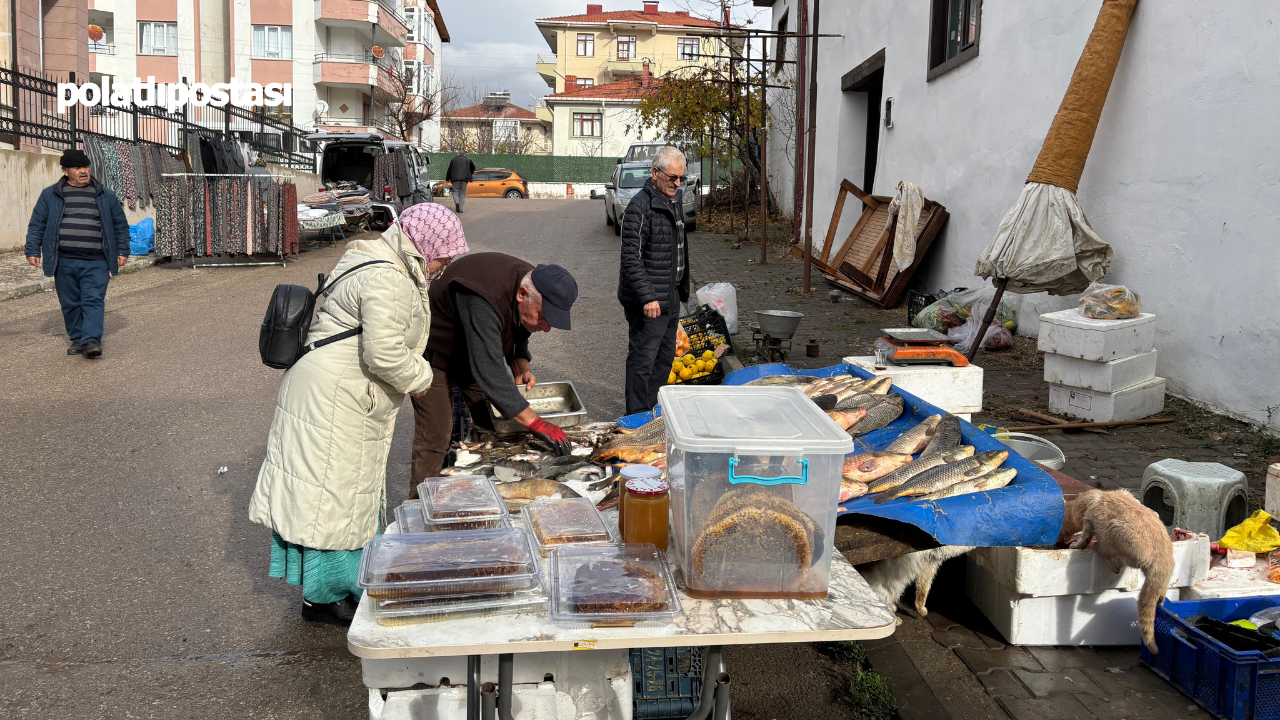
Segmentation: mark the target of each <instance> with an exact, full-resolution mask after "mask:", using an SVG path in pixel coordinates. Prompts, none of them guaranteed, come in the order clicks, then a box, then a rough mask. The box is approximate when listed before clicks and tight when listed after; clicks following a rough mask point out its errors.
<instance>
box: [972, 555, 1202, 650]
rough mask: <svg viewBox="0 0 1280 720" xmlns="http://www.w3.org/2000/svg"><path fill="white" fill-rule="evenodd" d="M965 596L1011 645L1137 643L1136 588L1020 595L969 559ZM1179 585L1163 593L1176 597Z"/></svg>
mask: <svg viewBox="0 0 1280 720" xmlns="http://www.w3.org/2000/svg"><path fill="white" fill-rule="evenodd" d="M965 590H966V591H967V593H968V595H969V599H970V600H972V601H973V604H974V605H977V606H978V609H979V610H981V611H982V614H983V615H986V616H987V619H988V620H990V621H991V624H992V625H994V626H995V627H996V629H997V630H999V631H1000V634H1001V635H1003V636H1004V639H1005V640H1006V641H1008V643H1009V644H1010V645H1137V644H1139V643H1140V642H1141V641H1142V638H1141V635H1140V634H1139V632H1138V591H1128V590H1106V591H1104V592H1100V593H1085V594H1080V595H1055V596H1051V597H1031V596H1029V595H1019V594H1018V593H1016V592H1014V591H1013V590H1010V589H1009V588H1007V587H1005V586H1004V585H1001V584H1000V583H999V582H996V579H995V578H994V577H993V576H992V575H991V574H990V573H988V572H987V571H986V570H984V569H983V568H982V567H980V566H978V565H977V564H976V563H974V561H973V558H972V556H970V558H969V566H968V572H966V573H965ZM1179 596H1180V595H1179V589H1178V588H1169V591H1168V592H1167V593H1165V597H1166V598H1167V599H1169V600H1177V599H1178V598H1179Z"/></svg>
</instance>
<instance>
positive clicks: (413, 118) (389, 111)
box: [381, 63, 439, 141]
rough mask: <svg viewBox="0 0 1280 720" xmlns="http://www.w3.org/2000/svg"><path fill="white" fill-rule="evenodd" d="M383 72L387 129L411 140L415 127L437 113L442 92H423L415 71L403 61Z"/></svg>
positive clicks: (399, 136)
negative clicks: (407, 67) (423, 93)
mask: <svg viewBox="0 0 1280 720" xmlns="http://www.w3.org/2000/svg"><path fill="white" fill-rule="evenodd" d="M381 72H385V74H384V75H383V78H384V85H383V87H382V88H381V93H385V95H384V101H385V108H386V111H385V115H384V118H385V120H386V124H387V126H388V128H387V129H388V130H390V132H391V133H392V134H394V135H395V136H396V137H398V138H400V139H401V140H406V141H407V140H411V138H412V135H413V130H414V128H416V127H418V126H419V125H421V124H422V123H424V122H426V121H428V120H431V119H433V118H435V117H436V115H437V113H438V108H439V102H438V100H439V94H438V92H437V93H432V94H429V95H421V94H419V92H420V90H421V88H419V87H418V85H419V83H418V80H417V78H416V77H415V73H414V71H413V70H411V69H406V68H404V67H403V66H402V65H398V64H395V63H392V64H390V67H389V69H387V70H385V71H381Z"/></svg>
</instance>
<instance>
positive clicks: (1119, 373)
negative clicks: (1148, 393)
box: [1044, 350, 1156, 392]
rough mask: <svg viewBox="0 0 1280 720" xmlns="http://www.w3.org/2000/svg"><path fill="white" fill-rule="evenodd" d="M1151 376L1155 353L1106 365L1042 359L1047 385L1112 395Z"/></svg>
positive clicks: (1061, 357) (1050, 356) (1054, 357)
mask: <svg viewBox="0 0 1280 720" xmlns="http://www.w3.org/2000/svg"><path fill="white" fill-rule="evenodd" d="M1155 376H1156V351H1155V350H1149V351H1147V352H1144V353H1139V354H1137V355H1130V356H1129V357H1125V358H1120V359H1118V360H1111V361H1109V362H1093V361H1092V360H1081V359H1079V358H1073V357H1067V356H1066V355H1054V354H1053V353H1048V354H1046V355H1045V356H1044V381H1045V382H1047V383H1049V384H1051V385H1070V386H1071V387H1076V388H1083V389H1085V390H1097V391H1099V392H1115V391H1117V390H1123V389H1125V388H1130V387H1133V386H1134V385H1137V384H1139V383H1144V382H1146V381H1148V380H1150V379H1152V378H1154V377H1155Z"/></svg>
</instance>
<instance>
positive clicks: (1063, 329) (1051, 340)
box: [1036, 308, 1156, 362]
mask: <svg viewBox="0 0 1280 720" xmlns="http://www.w3.org/2000/svg"><path fill="white" fill-rule="evenodd" d="M1155 336H1156V316H1155V315H1152V314H1151V313H1141V314H1140V315H1138V317H1136V318H1131V319H1129V320H1094V319H1093V318H1087V317H1085V316H1084V315H1082V314H1081V313H1080V310H1079V308H1072V309H1070V310H1060V311H1058V312H1055V313H1047V314H1045V315H1041V316H1040V334H1039V337H1038V338H1037V339H1036V347H1037V348H1039V349H1040V350H1043V351H1044V352H1047V353H1054V354H1055V355H1066V356H1067V357H1073V358H1080V359H1081V360H1091V361H1093V362H1110V361H1112V360H1118V359H1119V358H1124V357H1129V356H1130V355H1137V354H1139V353H1144V352H1147V351H1149V350H1152V349H1154V348H1155Z"/></svg>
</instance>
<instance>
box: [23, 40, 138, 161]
mask: <svg viewBox="0 0 1280 720" xmlns="http://www.w3.org/2000/svg"><path fill="white" fill-rule="evenodd" d="M16 38H17V34H16V33H15V34H12V35H10V36H9V39H10V41H13V42H14V44H17V43H16ZM67 82H70V83H71V84H72V85H75V84H76V71H75V70H72V71H71V72H70V73H68V74H67ZM79 115H80V104H79V103H76V104H75V105H72V106H71V149H72V150H75V149H76V136H77V135H78V133H77V132H76V127H77V123H76V120H77V119H78V116H79ZM134 123H135V124H136V123H137V120H134Z"/></svg>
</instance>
